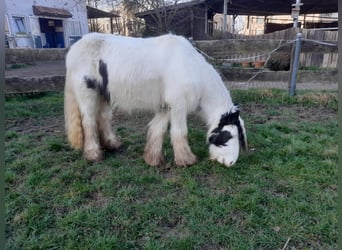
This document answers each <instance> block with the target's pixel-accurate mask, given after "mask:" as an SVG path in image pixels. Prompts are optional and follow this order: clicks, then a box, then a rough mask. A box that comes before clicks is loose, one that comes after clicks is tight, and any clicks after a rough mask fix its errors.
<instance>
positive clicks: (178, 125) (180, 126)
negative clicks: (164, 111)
mask: <svg viewBox="0 0 342 250" xmlns="http://www.w3.org/2000/svg"><path fill="white" fill-rule="evenodd" d="M184 107H185V106H184ZM170 113H171V129H170V135H171V142H172V146H173V151H174V157H175V163H176V165H178V166H182V167H185V166H188V165H192V164H194V163H196V162H197V158H196V156H195V155H194V154H193V153H192V151H191V148H190V147H189V143H188V128H187V124H186V116H187V113H186V110H185V109H184V108H183V107H172V108H171V111H170Z"/></svg>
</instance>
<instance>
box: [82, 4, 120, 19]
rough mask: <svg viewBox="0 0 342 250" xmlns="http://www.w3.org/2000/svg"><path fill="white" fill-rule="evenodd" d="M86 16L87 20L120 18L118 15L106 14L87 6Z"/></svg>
mask: <svg viewBox="0 0 342 250" xmlns="http://www.w3.org/2000/svg"><path fill="white" fill-rule="evenodd" d="M87 15H88V18H89V19H93V18H106V17H120V16H119V15H118V14H115V13H111V12H106V11H103V10H100V9H96V8H93V7H90V6H87Z"/></svg>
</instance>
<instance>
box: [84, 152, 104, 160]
mask: <svg viewBox="0 0 342 250" xmlns="http://www.w3.org/2000/svg"><path fill="white" fill-rule="evenodd" d="M83 155H84V158H86V160H87V161H90V162H99V161H102V160H103V154H102V151H101V150H100V151H96V150H91V151H84V153H83Z"/></svg>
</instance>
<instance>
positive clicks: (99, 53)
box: [64, 33, 247, 166]
mask: <svg viewBox="0 0 342 250" xmlns="http://www.w3.org/2000/svg"><path fill="white" fill-rule="evenodd" d="M66 69H67V71H66V82H65V100H64V109H65V125H66V131H67V136H68V140H69V142H70V144H71V147H73V148H75V149H83V152H84V157H85V158H86V159H87V160H89V161H99V160H101V159H102V150H101V146H102V147H104V148H107V149H117V148H118V147H119V146H120V140H119V138H118V137H117V136H116V135H115V133H114V132H113V131H112V127H111V120H112V109H113V108H118V109H121V110H123V111H126V112H129V113H130V112H132V111H133V110H149V111H153V112H155V116H154V118H153V119H152V121H151V122H150V123H149V129H148V133H147V143H146V146H145V150H144V159H145V162H146V163H147V164H149V165H152V166H158V165H162V164H163V163H164V157H163V153H162V144H163V137H164V134H165V132H166V131H167V129H168V124H169V122H170V136H171V142H172V146H173V151H174V162H175V164H176V165H178V166H187V165H192V164H194V163H195V162H196V156H195V155H194V154H193V153H192V151H191V149H190V147H189V144H188V139H187V134H188V130H187V115H188V114H189V113H190V112H197V113H198V114H200V116H201V117H202V118H203V119H204V121H205V122H206V124H207V126H208V129H209V130H208V134H207V142H208V143H209V152H210V158H211V159H214V160H217V161H219V162H220V163H222V164H225V165H226V166H231V165H233V164H234V163H235V162H236V160H237V159H238V156H239V148H240V146H241V147H242V148H244V149H245V148H246V147H247V139H246V132H245V128H244V122H243V120H242V119H241V118H240V116H239V108H238V106H236V105H234V104H233V102H232V99H231V96H230V93H229V91H228V90H227V88H226V87H225V85H224V83H223V82H222V80H221V78H220V76H219V74H218V73H217V72H216V71H215V69H214V68H213V67H212V66H211V65H210V64H209V63H207V62H206V60H205V59H204V58H203V56H202V55H201V54H200V53H198V52H197V51H196V49H194V48H193V46H192V45H191V43H190V42H188V41H187V40H186V39H185V38H183V37H180V36H176V35H163V36H160V37H155V38H130V37H122V36H114V35H105V34H98V33H91V34H87V35H85V36H84V37H83V38H82V39H80V40H79V41H78V42H77V43H75V44H74V45H72V47H71V49H70V51H69V52H68V54H67V57H66Z"/></svg>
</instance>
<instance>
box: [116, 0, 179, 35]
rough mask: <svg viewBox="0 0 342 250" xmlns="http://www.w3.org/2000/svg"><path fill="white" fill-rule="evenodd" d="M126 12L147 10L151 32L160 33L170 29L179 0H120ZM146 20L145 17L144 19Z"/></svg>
mask: <svg viewBox="0 0 342 250" xmlns="http://www.w3.org/2000/svg"><path fill="white" fill-rule="evenodd" d="M122 1H123V5H124V7H125V9H126V10H127V12H130V13H138V12H148V17H149V18H150V19H151V20H150V23H153V24H154V25H152V26H150V29H151V28H154V29H155V30H153V31H152V33H157V34H162V33H166V32H169V31H171V26H172V23H174V22H175V21H176V20H175V17H176V13H177V11H178V2H179V0H122ZM145 20H146V19H145Z"/></svg>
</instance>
